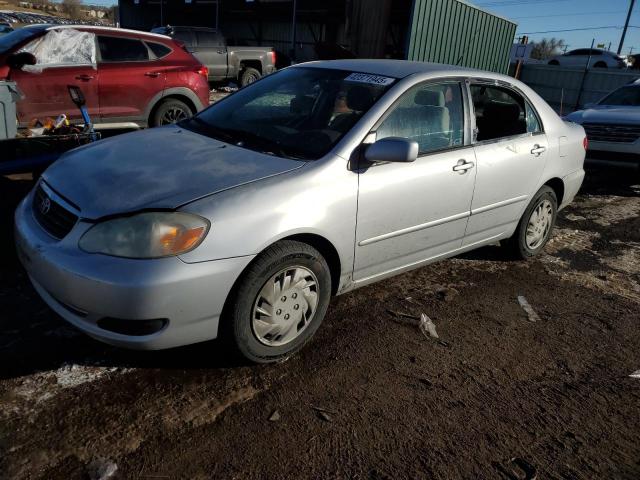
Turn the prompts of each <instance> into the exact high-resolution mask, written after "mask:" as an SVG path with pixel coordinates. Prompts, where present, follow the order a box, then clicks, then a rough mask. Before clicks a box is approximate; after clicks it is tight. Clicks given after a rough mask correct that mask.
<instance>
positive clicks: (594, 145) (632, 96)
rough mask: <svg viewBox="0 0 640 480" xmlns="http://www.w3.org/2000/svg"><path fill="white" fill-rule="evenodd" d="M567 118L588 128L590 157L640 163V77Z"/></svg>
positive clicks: (586, 129) (639, 164)
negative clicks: (639, 79)
mask: <svg viewBox="0 0 640 480" xmlns="http://www.w3.org/2000/svg"><path fill="white" fill-rule="evenodd" d="M566 119H567V120H569V121H571V122H575V123H578V124H580V125H582V126H583V127H584V129H585V131H586V132H587V138H588V139H589V150H588V156H589V158H591V159H594V160H606V161H613V162H625V163H631V164H634V163H635V164H636V165H638V166H640V81H635V82H632V83H630V84H628V85H625V86H623V87H620V88H618V89H617V90H614V91H613V92H611V93H610V94H608V95H607V96H606V97H604V98H603V99H602V100H600V101H599V102H598V103H595V104H587V105H585V108H584V109H582V110H578V111H576V112H573V113H570V114H569V115H567V116H566Z"/></svg>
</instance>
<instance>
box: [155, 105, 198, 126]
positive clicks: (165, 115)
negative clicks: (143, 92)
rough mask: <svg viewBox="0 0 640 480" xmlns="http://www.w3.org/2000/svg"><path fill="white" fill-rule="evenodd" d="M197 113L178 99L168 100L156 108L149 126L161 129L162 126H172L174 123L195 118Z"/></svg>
mask: <svg viewBox="0 0 640 480" xmlns="http://www.w3.org/2000/svg"><path fill="white" fill-rule="evenodd" d="M194 113H195V112H193V111H192V110H191V107H189V105H187V104H186V103H184V102H183V101H182V100H178V99H177V98H168V99H166V100H163V101H162V102H161V103H160V105H158V106H157V107H156V109H155V110H154V112H153V114H152V115H151V118H150V119H149V125H150V126H151V127H159V126H160V125H170V124H172V123H176V122H179V121H180V120H185V119H187V118H190V117H192V116H193V114H194Z"/></svg>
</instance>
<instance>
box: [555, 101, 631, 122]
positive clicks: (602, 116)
mask: <svg viewBox="0 0 640 480" xmlns="http://www.w3.org/2000/svg"><path fill="white" fill-rule="evenodd" d="M567 119H568V120H571V121H572V122H576V123H617V124H621V125H629V124H634V125H638V124H640V107H632V106H613V105H611V106H608V105H599V106H597V107H594V108H587V109H586V110H578V111H577V112H573V113H571V114H569V115H567Z"/></svg>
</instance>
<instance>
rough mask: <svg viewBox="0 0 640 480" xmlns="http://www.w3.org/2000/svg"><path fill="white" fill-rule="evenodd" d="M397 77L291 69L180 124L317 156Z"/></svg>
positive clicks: (258, 146) (284, 152) (294, 154)
mask: <svg viewBox="0 0 640 480" xmlns="http://www.w3.org/2000/svg"><path fill="white" fill-rule="evenodd" d="M394 82H395V79H394V78H391V77H384V76H380V75H370V74H362V73H355V72H349V71H344V70H334V69H327V68H305V67H296V68H290V69H287V70H282V71H280V72H277V73H275V74H272V75H269V76H268V77H264V78H263V79H262V80H260V81H259V82H256V83H255V84H253V85H251V86H249V87H246V88H243V89H240V90H239V91H238V92H236V93H234V94H233V95H231V96H229V97H227V98H225V99H224V100H221V101H219V102H218V103H215V104H214V105H212V106H211V107H209V108H207V109H206V110H204V111H203V112H201V113H200V114H198V115H196V116H195V117H193V118H192V119H190V120H187V121H185V122H183V123H182V124H181V125H182V126H184V127H185V128H188V129H190V130H193V131H196V132H198V133H201V134H203V135H208V136H211V137H214V138H219V139H220V140H223V141H226V142H228V143H233V144H235V145H238V146H242V147H245V148H249V149H252V150H257V151H261V152H265V153H269V154H273V155H277V156H282V157H289V158H299V159H307V160H313V159H318V158H320V157H322V156H323V155H325V154H326V153H328V152H329V151H330V150H331V148H333V146H334V145H335V144H336V143H338V141H339V140H340V139H341V138H342V137H343V136H344V135H345V134H346V133H347V132H348V131H349V130H350V129H351V128H352V127H353V126H354V125H355V124H356V122H357V121H358V120H360V118H362V116H363V115H364V114H365V113H366V112H367V111H368V110H369V109H370V108H371V107H372V106H373V104H374V103H375V102H376V101H377V100H378V99H379V98H380V97H381V96H382V95H383V94H384V93H385V92H386V91H387V90H388V89H389V88H390V87H391V85H392V84H393V83H394Z"/></svg>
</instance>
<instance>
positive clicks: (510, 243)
mask: <svg viewBox="0 0 640 480" xmlns="http://www.w3.org/2000/svg"><path fill="white" fill-rule="evenodd" d="M557 213H558V199H557V198H556V194H555V192H554V191H553V190H552V189H551V188H550V187H548V186H546V185H545V186H543V187H542V188H541V189H540V190H538V192H537V193H536V194H535V195H534V197H533V200H532V201H531V203H529V206H528V207H527V209H526V210H525V212H524V215H522V218H521V219H520V223H519V224H518V228H516V231H515V233H514V234H513V236H512V237H511V238H509V239H508V240H506V241H504V242H503V243H504V246H506V247H507V248H508V249H509V250H510V251H511V253H512V254H513V255H514V256H515V257H516V258H520V259H527V258H530V257H533V256H535V255H537V254H538V253H540V251H541V250H542V249H543V248H544V246H545V245H546V244H547V242H548V241H549V238H550V237H551V231H552V230H553V226H554V225H555V223H556V215H557Z"/></svg>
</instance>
